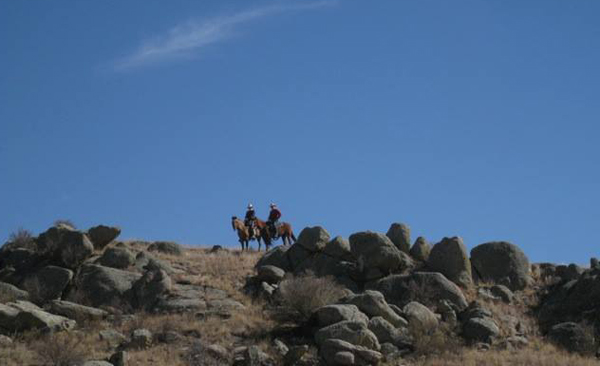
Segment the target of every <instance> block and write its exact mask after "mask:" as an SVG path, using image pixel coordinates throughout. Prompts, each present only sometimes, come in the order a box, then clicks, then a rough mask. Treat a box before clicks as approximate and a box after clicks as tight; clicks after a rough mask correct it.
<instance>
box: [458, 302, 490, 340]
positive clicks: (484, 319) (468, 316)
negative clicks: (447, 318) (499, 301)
mask: <svg viewBox="0 0 600 366" xmlns="http://www.w3.org/2000/svg"><path fill="white" fill-rule="evenodd" d="M460 319H461V321H462V335H463V337H464V338H465V339H466V340H467V341H469V342H471V343H477V342H481V343H487V344H491V343H492V342H493V341H494V340H495V339H496V338H497V337H498V336H499V334H500V328H499V327H498V324H497V323H496V321H495V320H494V319H493V317H492V312H491V311H490V310H488V309H486V308H484V307H483V306H482V305H481V304H479V303H478V302H472V303H470V304H469V307H468V308H467V309H465V310H464V311H463V312H461V313H460Z"/></svg>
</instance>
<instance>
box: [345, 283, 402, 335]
mask: <svg viewBox="0 0 600 366" xmlns="http://www.w3.org/2000/svg"><path fill="white" fill-rule="evenodd" d="M341 302H343V303H346V304H353V305H356V306H357V307H358V309H359V310H360V311H362V312H363V313H365V314H367V315H368V316H369V317H377V316H380V317H382V318H384V319H385V320H387V321H388V322H390V323H391V324H392V325H394V326H395V327H397V328H399V327H405V326H407V325H408V322H407V321H406V319H404V318H402V317H401V316H400V315H399V314H397V313H396V312H395V311H394V310H392V308H391V307H390V305H389V304H388V303H387V302H386V301H385V298H384V297H383V294H382V293H381V292H378V291H372V290H367V291H365V292H364V293H361V294H356V295H350V296H347V297H345V298H343V299H342V300H341Z"/></svg>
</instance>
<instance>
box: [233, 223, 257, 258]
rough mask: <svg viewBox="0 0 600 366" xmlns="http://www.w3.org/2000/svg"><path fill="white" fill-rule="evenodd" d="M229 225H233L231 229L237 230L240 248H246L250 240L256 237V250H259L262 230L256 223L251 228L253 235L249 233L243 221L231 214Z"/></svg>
mask: <svg viewBox="0 0 600 366" xmlns="http://www.w3.org/2000/svg"><path fill="white" fill-rule="evenodd" d="M257 221H258V220H257ZM231 227H233V231H237V234H238V238H239V242H240V244H241V245H242V250H244V249H245V250H248V245H249V244H250V240H254V239H256V241H258V250H259V251H260V245H261V242H260V241H261V234H262V230H261V229H260V228H259V227H258V225H257V226H255V227H254V228H253V229H254V235H250V229H249V228H248V227H247V226H246V225H245V224H244V222H243V221H242V220H240V219H238V218H237V217H236V216H233V217H232V218H231Z"/></svg>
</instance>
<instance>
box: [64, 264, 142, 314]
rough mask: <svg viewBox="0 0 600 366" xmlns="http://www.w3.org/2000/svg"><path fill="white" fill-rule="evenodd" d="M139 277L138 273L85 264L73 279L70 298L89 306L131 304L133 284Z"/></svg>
mask: <svg viewBox="0 0 600 366" xmlns="http://www.w3.org/2000/svg"><path fill="white" fill-rule="evenodd" d="M140 277H141V275H140V274H138V273H133V272H128V271H122V270H119V269H115V268H110V267H104V266H99V265H96V264H85V265H83V266H82V267H81V269H80V271H79V273H78V274H77V276H76V277H75V279H74V282H75V288H74V289H73V291H72V294H71V296H72V297H71V298H75V299H79V300H80V301H83V302H84V303H88V304H90V305H91V306H94V307H99V306H102V305H108V306H115V305H117V304H121V305H122V304H131V303H132V301H133V292H132V290H131V289H132V287H133V284H134V283H135V282H136V281H137V280H138V279H139V278H140Z"/></svg>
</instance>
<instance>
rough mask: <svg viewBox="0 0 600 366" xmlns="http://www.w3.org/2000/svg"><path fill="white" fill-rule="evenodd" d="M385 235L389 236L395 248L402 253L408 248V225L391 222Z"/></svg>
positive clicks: (407, 250) (406, 251)
mask: <svg viewBox="0 0 600 366" xmlns="http://www.w3.org/2000/svg"><path fill="white" fill-rule="evenodd" d="M386 235H387V237H388V238H390V240H391V241H392V243H394V245H395V246H396V248H398V249H400V250H401V251H403V252H404V253H407V254H408V252H409V250H410V227H408V225H406V224H402V223H393V224H392V225H391V226H390V228H389V229H388V232H387V234H386Z"/></svg>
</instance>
